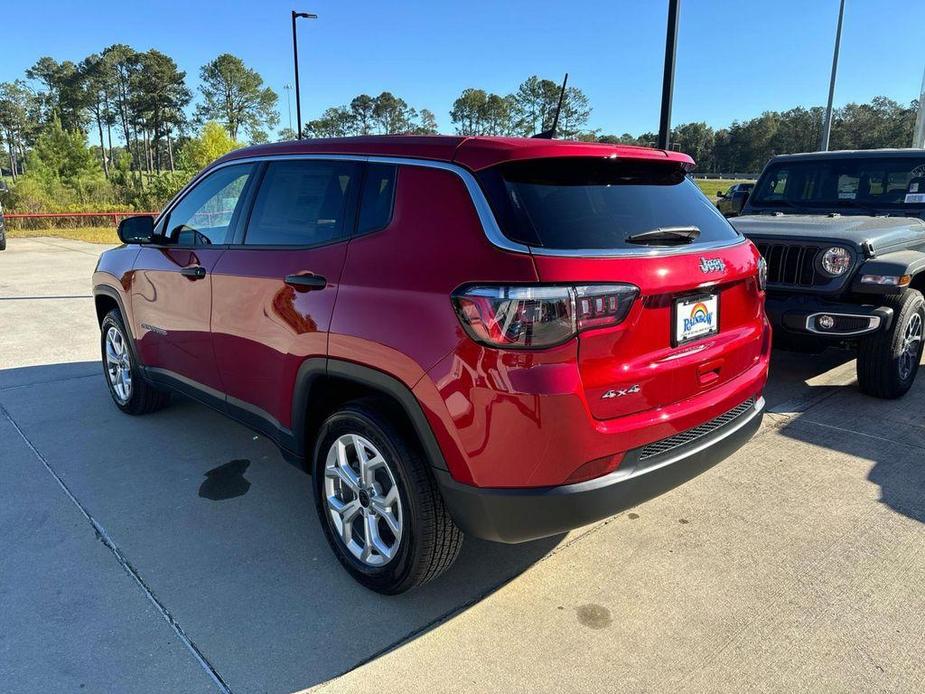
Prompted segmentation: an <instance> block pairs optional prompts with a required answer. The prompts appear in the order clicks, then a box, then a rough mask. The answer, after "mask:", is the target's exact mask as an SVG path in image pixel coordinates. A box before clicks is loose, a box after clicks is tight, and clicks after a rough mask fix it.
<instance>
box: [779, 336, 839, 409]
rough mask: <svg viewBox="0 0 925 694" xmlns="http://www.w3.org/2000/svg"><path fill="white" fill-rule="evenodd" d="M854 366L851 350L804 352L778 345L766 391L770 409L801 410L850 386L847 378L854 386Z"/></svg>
mask: <svg viewBox="0 0 925 694" xmlns="http://www.w3.org/2000/svg"><path fill="white" fill-rule="evenodd" d="M854 368H855V367H854V354H853V353H852V352H849V351H847V350H840V349H827V350H826V351H824V352H822V353H820V354H804V353H801V352H790V351H786V350H782V349H778V348H775V349H774V350H773V351H772V352H771V372H770V374H771V375H770V379H769V381H768V385H767V387H766V388H765V392H764V397H765V400H766V401H767V403H768V411H769V412H799V411H802V410H804V409H806V408H808V407H809V406H811V405H812V404H813V403H815V402H818V401H819V400H821V399H824V398H825V397H827V396H828V395H831V394H832V393H834V392H837V391H839V390H841V389H842V388H844V387H846V386H845V384H846V383H847V382H851V383H852V387H853V386H854V379H855V371H854Z"/></svg>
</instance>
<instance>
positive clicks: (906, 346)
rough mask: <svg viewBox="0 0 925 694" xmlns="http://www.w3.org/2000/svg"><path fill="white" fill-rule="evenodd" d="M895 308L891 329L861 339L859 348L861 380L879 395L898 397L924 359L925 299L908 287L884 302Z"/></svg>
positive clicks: (867, 390)
mask: <svg viewBox="0 0 925 694" xmlns="http://www.w3.org/2000/svg"><path fill="white" fill-rule="evenodd" d="M884 303H885V304H886V305H887V306H890V307H891V308H892V309H893V324H892V325H891V326H890V329H889V330H886V331H884V332H882V333H875V334H874V335H871V336H869V337H865V338H863V339H862V340H861V344H860V346H859V348H858V367H857V368H858V384H859V385H860V388H861V391H862V392H864V393H867V394H868V395H872V396H874V397H877V398H898V397H901V396H903V395H905V394H906V392H907V391H908V390H909V389H910V388H911V387H912V384H913V383H914V382H915V376H916V374H917V373H918V370H919V363H920V362H921V360H922V346H923V342H922V338H923V329H925V299H923V297H922V294H921V292H918V291H916V290H914V289H907V290H906V291H904V292H903V293H902V294H900V295H898V296H891V297H888V298H887V300H886V301H885V302H884Z"/></svg>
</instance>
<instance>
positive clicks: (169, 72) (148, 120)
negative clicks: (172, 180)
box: [131, 49, 192, 171]
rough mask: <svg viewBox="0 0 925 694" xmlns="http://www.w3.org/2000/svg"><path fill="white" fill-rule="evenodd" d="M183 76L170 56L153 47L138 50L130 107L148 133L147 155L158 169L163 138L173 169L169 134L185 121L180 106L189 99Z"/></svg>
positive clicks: (183, 106) (183, 105)
mask: <svg viewBox="0 0 925 694" xmlns="http://www.w3.org/2000/svg"><path fill="white" fill-rule="evenodd" d="M185 78H186V73H185V72H182V71H181V70H178V69H177V64H176V63H175V62H174V61H173V58H170V57H169V56H167V55H165V54H163V53H161V52H160V51H156V50H154V49H151V50H150V51H148V52H146V53H142V54H141V57H140V60H139V69H138V71H137V72H136V73H135V74H134V75H133V78H132V82H131V86H132V99H131V106H132V110H133V111H134V113H135V115H136V119H137V120H138V122H139V124H140V125H141V126H142V127H143V128H144V131H145V133H146V134H147V135H148V137H146V138H145V139H146V141H149V142H150V145H149V151H150V158H151V159H153V164H154V168H155V170H157V171H160V170H161V169H162V149H161V147H160V143H161V139H162V138H165V139H166V145H167V146H166V153H167V157H168V161H169V163H170V169H171V170H173V169H174V161H173V145H172V139H171V135H172V134H173V133H175V132H176V131H177V130H178V129H179V128H180V127H181V126H182V125H183V124H184V122H185V116H184V112H183V109H184V108H186V106H187V105H188V104H189V102H190V100H191V99H192V94H191V93H190V91H189V89H187V88H186V83H185V81H184V80H185Z"/></svg>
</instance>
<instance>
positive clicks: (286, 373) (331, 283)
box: [212, 241, 347, 427]
mask: <svg viewBox="0 0 925 694" xmlns="http://www.w3.org/2000/svg"><path fill="white" fill-rule="evenodd" d="M346 255H347V242H346V241H343V242H341V243H334V244H332V245H329V246H323V247H320V248H313V249H304V250H300V249H265V248H260V249H256V248H255V249H247V248H235V249H230V250H229V251H228V252H227V253H225V255H223V256H222V258H221V260H220V261H219V262H218V263H217V264H216V266H215V269H214V271H213V274H212V285H213V287H214V290H213V301H212V339H213V341H214V346H215V358H216V360H217V363H218V368H219V370H220V372H221V377H222V382H223V383H224V386H225V393H226V394H227V396H228V397H229V398H235V399H236V400H240V401H243V402H245V403H248V404H250V405H253V406H255V407H258V408H260V409H261V410H263V411H264V412H266V413H268V414H269V415H271V416H272V417H273V419H275V420H276V421H277V422H279V423H280V424H281V425H282V426H284V427H289V426H291V424H292V412H291V410H292V393H293V384H294V383H295V377H296V373H297V372H298V370H299V366H300V365H301V364H302V362H303V361H305V359H308V358H310V357H323V356H324V355H325V353H326V352H327V342H328V329H329V327H330V324H331V314H332V313H333V311H334V300H335V298H336V297H337V290H338V283H339V280H340V273H341V269H342V268H343V266H344V258H345V257H346ZM302 273H312V274H315V275H320V276H322V277H324V278H325V279H326V280H327V286H325V288H324V289H319V290H313V291H305V290H297V289H295V288H293V287H291V286H289V285H287V284H286V283H285V282H284V281H283V280H284V278H285V277H286V275H290V274H302Z"/></svg>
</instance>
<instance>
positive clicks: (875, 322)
mask: <svg viewBox="0 0 925 694" xmlns="http://www.w3.org/2000/svg"><path fill="white" fill-rule="evenodd" d="M817 316H839V317H841V318H866V319H867V320H868V321H869V322H868V323H867V327H866V328H863V329H861V330H849V331H848V332H837V331H835V330H819V329H817V328H816V327H814V325H813V324H814V323H815V319H816V317H817ZM880 323H881V318H880V316H872V315H870V314H866V313H839V312H837V311H816V312H815V313H811V314H809V315H808V316H806V330H807V331H809V332H811V333H815V334H816V335H835V336H836V337H848V336H851V335H863V334H865V333H869V332H873V331H874V330H876V329H877V328H879V327H880Z"/></svg>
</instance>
